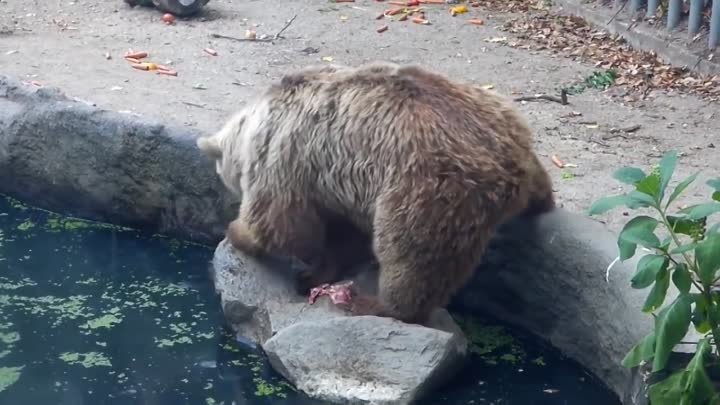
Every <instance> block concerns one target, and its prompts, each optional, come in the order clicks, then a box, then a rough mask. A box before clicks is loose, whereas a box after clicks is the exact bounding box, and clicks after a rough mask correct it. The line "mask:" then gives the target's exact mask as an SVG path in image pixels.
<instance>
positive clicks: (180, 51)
mask: <svg viewBox="0 0 720 405" xmlns="http://www.w3.org/2000/svg"><path fill="white" fill-rule="evenodd" d="M387 8H388V5H387V4H384V3H382V2H377V1H374V0H356V1H355V2H354V3H337V4H336V3H331V2H328V1H327V0H303V1H292V0H276V1H272V2H270V1H260V0H245V1H241V0H211V1H210V3H209V4H208V5H207V6H206V10H204V12H203V14H202V15H201V16H199V17H196V18H193V19H187V20H178V21H177V23H176V24H175V25H172V26H168V25H165V24H163V23H162V22H161V20H160V17H161V14H160V13H159V12H158V11H156V10H153V9H148V8H134V9H130V8H129V7H128V6H127V5H126V4H125V3H123V2H122V0H102V1H101V0H76V1H69V0H34V1H31V0H0V73H2V74H10V75H13V76H16V77H19V78H21V79H23V80H27V81H37V82H39V83H41V84H42V85H46V86H57V87H59V88H61V89H63V91H65V92H66V93H68V94H69V95H71V96H75V97H78V98H81V99H84V100H88V101H91V102H93V103H96V104H97V105H98V106H100V107H102V108H106V109H112V110H119V111H132V112H134V113H138V114H142V115H144V116H149V117H153V118H156V119H160V120H162V121H164V122H166V123H169V124H173V125H186V126H189V127H193V128H196V129H197V130H198V131H202V132H210V131H214V130H217V129H219V127H220V126H221V125H222V120H224V119H225V118H227V117H228V115H229V114H231V113H232V112H233V111H234V110H235V109H236V108H238V106H240V105H241V104H242V103H243V102H244V101H245V100H247V99H248V98H249V97H250V96H251V95H252V94H253V92H256V91H258V90H260V89H261V88H262V87H263V86H265V85H267V84H269V83H270V82H271V81H272V80H275V79H277V78H279V77H280V76H281V75H282V74H283V73H285V72H287V71H288V70H290V69H293V68H296V67H300V66H304V65H308V64H314V63H326V62H327V61H328V59H329V58H332V60H333V61H334V62H337V63H342V64H356V63H360V62H365V61H370V60H379V59H385V60H391V61H394V62H400V63H421V64H423V65H425V66H428V67H430V68H433V69H436V70H439V71H441V72H444V73H446V74H448V75H450V76H452V77H454V78H456V79H460V80H465V81H471V82H475V83H479V84H487V85H493V86H494V88H495V90H497V91H500V92H502V93H505V94H508V95H509V94H515V95H533V94H535V93H555V92H556V89H557V88H558V87H560V86H565V85H568V84H572V83H574V82H576V81H578V80H582V79H583V78H585V77H587V76H588V75H589V74H591V73H592V72H593V71H595V67H594V66H593V65H590V64H581V63H576V62H573V61H572V60H569V59H566V58H562V57H555V56H553V55H551V54H550V53H548V52H533V51H527V50H522V49H517V48H511V47H508V46H506V45H505V44H504V43H502V42H493V41H492V40H490V41H488V39H492V38H498V37H504V36H508V35H509V34H507V33H505V32H501V31H499V30H498V28H497V27H498V26H499V25H500V24H501V22H502V21H503V19H504V18H507V17H508V16H506V15H493V14H492V13H491V12H490V11H489V10H487V9H483V8H482V7H480V8H471V9H470V13H467V14H463V15H460V16H457V17H452V16H450V14H449V13H448V8H447V6H442V5H441V6H436V5H430V6H428V7H427V8H428V12H427V18H428V19H429V20H430V21H431V24H430V25H420V24H413V23H412V22H410V21H405V22H397V21H395V22H391V21H382V20H376V18H375V17H376V16H378V15H379V14H380V13H381V12H382V11H383V10H384V9H387ZM294 15H297V18H296V19H295V20H294V22H293V23H292V24H291V25H290V26H289V27H288V28H287V30H286V31H285V32H284V34H283V36H284V38H281V39H279V40H277V41H275V42H274V43H270V42H241V41H233V40H228V39H219V38H213V37H212V36H211V34H213V33H215V34H222V35H228V36H234V37H240V38H242V37H244V36H245V31H246V30H247V29H254V30H256V31H257V33H258V35H262V34H267V35H270V36H272V35H274V34H275V33H276V32H278V31H279V30H280V29H281V28H282V27H283V26H284V25H285V24H286V22H287V21H288V20H289V19H291V18H292V17H293V16H294ZM473 17H477V18H481V19H483V20H484V21H485V24H484V25H472V24H468V23H467V22H466V21H467V20H468V19H469V18H473ZM382 25H388V26H389V29H388V30H387V31H385V32H383V33H378V32H376V30H377V29H378V28H379V27H381V26H382ZM206 47H209V48H212V49H214V50H216V51H217V53H218V55H217V56H211V55H209V54H207V53H205V52H203V48H206ZM128 48H132V49H133V50H138V51H139V50H144V51H147V52H149V54H150V58H149V59H151V60H152V61H155V62H158V63H161V64H165V65H171V66H172V67H173V68H174V69H176V70H177V71H178V72H179V75H178V76H177V77H170V76H159V75H156V74H154V73H150V72H143V71H139V70H135V69H132V68H131V67H130V66H129V64H128V62H126V61H125V60H124V59H123V57H122V56H123V54H124V52H126V51H127V49H128ZM106 53H109V54H110V55H111V59H106ZM612 91H615V90H613V89H611V90H608V91H606V92H601V91H599V90H595V89H589V90H587V91H585V92H583V93H581V94H578V95H575V96H572V97H571V98H570V105H566V106H565V105H561V104H558V103H553V102H528V103H518V106H519V108H520V109H522V111H523V112H524V113H525V114H526V116H527V118H528V120H529V121H530V123H531V125H532V127H533V128H534V129H535V131H536V136H537V143H536V147H537V150H538V151H539V153H540V154H541V155H542V156H543V160H544V162H545V163H546V165H547V167H548V170H549V171H550V173H551V174H552V177H553V179H554V181H555V188H556V190H557V196H558V201H559V203H560V205H561V206H563V207H565V208H567V209H569V210H571V211H575V212H581V211H584V210H586V209H587V208H588V207H589V206H590V204H591V203H592V202H593V201H594V200H596V199H597V198H599V197H601V196H603V195H607V194H614V193H617V192H618V191H619V190H620V189H619V188H618V185H619V183H617V182H616V181H615V180H613V179H612V178H611V174H612V172H613V171H614V170H615V169H616V168H618V167H620V166H622V165H634V166H640V167H648V166H649V165H650V164H653V163H656V162H657V160H658V158H659V157H660V156H661V155H662V154H663V153H664V152H666V151H668V150H671V149H674V150H677V151H679V152H680V153H681V159H680V160H679V163H678V174H677V177H676V180H681V179H682V178H684V177H685V176H687V175H689V174H691V173H692V172H694V171H697V170H702V171H703V175H701V177H700V179H701V180H702V182H704V179H706V178H707V177H716V176H718V175H719V173H720V170H718V168H720V159H719V158H718V157H719V156H720V155H718V152H717V148H716V146H720V141H718V135H719V134H720V131H719V129H720V121H719V120H718V113H720V110H718V105H717V104H710V103H707V102H705V101H702V100H700V99H699V98H697V97H695V96H692V95H684V94H678V93H676V94H674V95H672V96H669V95H665V94H663V93H662V92H653V93H651V94H650V96H651V97H650V99H649V100H647V101H645V102H643V103H640V104H635V105H633V106H629V105H625V104H623V102H622V98H612V97H610V96H609V93H611V92H612ZM637 125H640V129H638V130H637V131H635V132H632V133H626V134H624V133H620V134H619V135H618V134H617V133H615V132H613V131H612V128H625V127H630V126H637ZM552 155H557V156H558V157H559V158H561V159H562V160H563V161H564V162H566V163H572V164H574V165H577V167H572V168H564V169H560V168H558V167H556V166H554V165H553V164H552V162H551V159H550V157H551V156H552ZM702 182H701V181H698V182H697V185H696V187H695V188H693V189H691V191H689V192H688V194H687V196H686V199H685V200H684V201H682V203H692V202H695V201H697V199H698V198H701V199H706V198H707V196H708V195H709V194H708V192H707V191H708V189H707V187H705V186H704V184H702ZM621 212H622V211H616V212H614V214H612V215H605V216H602V217H600V218H599V219H600V220H602V221H604V222H606V223H607V224H608V225H609V227H610V228H611V229H613V230H615V231H618V230H619V229H620V228H621V226H622V225H623V224H624V223H625V222H626V220H627V217H624V216H622V215H620V213H621Z"/></svg>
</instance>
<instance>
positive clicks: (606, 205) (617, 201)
mask: <svg viewBox="0 0 720 405" xmlns="http://www.w3.org/2000/svg"><path fill="white" fill-rule="evenodd" d="M629 202H630V198H628V196H627V195H625V194H623V195H615V196H612V197H602V198H600V199H599V200H597V201H595V202H594V203H593V205H591V206H590V209H589V210H588V215H590V216H593V215H600V214H604V213H606V212H607V211H610V210H611V209H613V208H617V207H618V206H620V205H628V203H629Z"/></svg>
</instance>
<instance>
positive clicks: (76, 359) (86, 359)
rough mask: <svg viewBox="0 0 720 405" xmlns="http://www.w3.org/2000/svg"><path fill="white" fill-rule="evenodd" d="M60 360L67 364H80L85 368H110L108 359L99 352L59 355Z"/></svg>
mask: <svg viewBox="0 0 720 405" xmlns="http://www.w3.org/2000/svg"><path fill="white" fill-rule="evenodd" d="M59 358H60V360H63V361H65V362H67V363H68V364H80V365H82V366H83V367H85V368H90V367H111V366H112V364H111V363H110V359H108V358H107V357H106V356H105V355H104V354H102V353H100V352H89V353H70V352H65V353H61V354H60V356H59Z"/></svg>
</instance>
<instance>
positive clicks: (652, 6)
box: [645, 0, 660, 18]
mask: <svg viewBox="0 0 720 405" xmlns="http://www.w3.org/2000/svg"><path fill="white" fill-rule="evenodd" d="M659 6H660V0H648V6H647V14H645V17H647V18H650V17H655V13H657V9H658V7H659Z"/></svg>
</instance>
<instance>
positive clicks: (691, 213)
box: [680, 202, 720, 219]
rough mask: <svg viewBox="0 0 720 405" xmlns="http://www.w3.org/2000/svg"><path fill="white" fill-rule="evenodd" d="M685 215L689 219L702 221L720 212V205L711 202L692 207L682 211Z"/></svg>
mask: <svg viewBox="0 0 720 405" xmlns="http://www.w3.org/2000/svg"><path fill="white" fill-rule="evenodd" d="M680 212H681V213H683V214H685V217H686V218H687V219H700V218H705V217H708V216H710V215H712V214H714V213H716V212H720V203H716V202H711V203H705V204H697V205H692V206H690V207H687V208H684V209H681V210H680Z"/></svg>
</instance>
